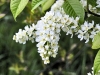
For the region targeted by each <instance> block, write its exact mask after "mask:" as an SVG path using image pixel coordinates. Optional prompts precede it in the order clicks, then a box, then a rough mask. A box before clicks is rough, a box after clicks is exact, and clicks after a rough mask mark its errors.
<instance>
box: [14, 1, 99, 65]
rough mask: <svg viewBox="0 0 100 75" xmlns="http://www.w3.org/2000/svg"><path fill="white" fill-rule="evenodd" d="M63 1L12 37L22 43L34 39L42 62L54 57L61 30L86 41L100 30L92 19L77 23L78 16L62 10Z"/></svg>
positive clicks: (47, 61) (55, 4) (45, 62)
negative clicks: (80, 23)
mask: <svg viewBox="0 0 100 75" xmlns="http://www.w3.org/2000/svg"><path fill="white" fill-rule="evenodd" d="M63 2H64V0H57V1H56V3H54V4H53V5H52V7H51V10H50V11H49V12H46V14H45V16H44V17H41V20H39V21H38V22H37V24H36V25H34V24H32V26H30V27H28V26H25V30H22V29H19V32H18V33H16V34H15V35H14V37H13V40H15V41H16V42H19V43H23V44H25V43H26V41H28V40H30V41H32V42H34V39H35V41H36V42H37V47H38V53H39V54H40V56H41V57H42V60H43V61H44V64H48V63H50V61H49V58H50V57H56V55H57V52H58V48H59V45H58V41H59V39H60V31H61V30H62V31H64V32H66V35H69V34H70V35H71V38H72V37H73V34H74V33H75V34H76V35H77V36H78V38H79V39H80V40H83V39H84V40H86V43H87V42H88V41H89V39H90V38H91V39H93V38H94V36H95V35H96V34H97V33H98V32H99V31H100V25H99V24H96V26H94V21H92V23H88V22H87V21H85V22H84V24H83V25H79V24H78V21H79V17H76V18H73V17H70V16H69V15H67V14H66V13H65V12H64V10H63V8H62V5H63Z"/></svg>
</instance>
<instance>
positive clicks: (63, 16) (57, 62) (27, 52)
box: [0, 0, 100, 75]
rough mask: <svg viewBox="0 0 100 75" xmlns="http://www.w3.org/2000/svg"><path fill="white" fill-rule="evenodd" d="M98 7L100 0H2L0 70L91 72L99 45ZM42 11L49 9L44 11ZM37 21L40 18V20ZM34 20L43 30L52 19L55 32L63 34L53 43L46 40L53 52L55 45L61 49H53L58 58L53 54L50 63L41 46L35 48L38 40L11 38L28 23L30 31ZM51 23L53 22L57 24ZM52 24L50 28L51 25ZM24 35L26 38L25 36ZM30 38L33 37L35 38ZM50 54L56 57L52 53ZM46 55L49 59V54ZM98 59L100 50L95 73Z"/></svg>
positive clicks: (32, 74)
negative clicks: (25, 40)
mask: <svg viewBox="0 0 100 75" xmlns="http://www.w3.org/2000/svg"><path fill="white" fill-rule="evenodd" d="M59 1H60V2H59ZM76 1H77V2H76ZM87 1H88V3H87ZM49 2H50V3H49ZM63 2H64V5H63V7H62V5H61V4H63ZM48 3H49V5H48ZM89 4H91V5H89ZM9 5H10V7H9ZM82 6H83V7H82ZM99 7H100V3H99V1H98V0H97V1H96V0H93V2H91V0H64V1H63V0H57V1H54V0H26V2H25V0H11V1H9V0H6V1H5V0H1V3H0V74H1V75H87V72H89V71H90V68H91V67H92V64H93V60H94V56H95V55H96V53H97V51H96V50H92V49H91V45H92V43H93V46H92V47H93V48H94V47H96V49H97V48H99V42H98V41H99V31H100V25H99V24H100V22H99V21H98V19H99V17H100V15H99V11H100V10H99ZM10 9H11V11H10ZM63 9H64V10H63ZM43 11H45V12H47V13H46V14H45V12H44V13H42V12H43ZM11 12H12V14H13V16H12V14H11ZM13 17H14V19H15V20H16V22H15V21H14V19H13ZM41 17H42V18H41ZM48 20H49V21H48ZM38 21H41V22H40V23H37V22H38ZM51 21H52V22H51ZM43 22H45V24H43ZM33 23H34V25H36V26H38V25H40V26H39V28H40V31H39V30H38V27H37V29H36V30H34V32H35V31H39V32H42V31H41V30H42V27H46V26H47V27H48V24H49V23H50V26H49V27H50V28H52V29H54V30H53V32H54V33H55V34H57V35H59V36H60V39H59V42H58V41H56V42H54V43H53V44H52V42H53V41H54V40H55V39H53V40H51V41H47V42H46V43H45V44H44V45H46V44H47V45H46V46H45V48H46V49H49V50H48V51H51V52H52V51H53V49H54V48H58V51H57V50H56V49H55V50H54V51H55V53H57V54H56V55H57V56H56V58H51V57H50V58H49V59H50V63H49V64H47V65H44V62H43V61H42V60H44V59H41V57H40V56H43V54H41V52H40V54H39V53H38V52H39V51H38V50H37V49H38V48H36V44H37V43H31V42H29V41H27V42H26V44H24V45H22V44H18V43H16V42H15V41H13V40H12V38H13V35H14V34H15V35H16V32H17V31H18V29H22V30H25V29H24V27H25V25H28V27H26V30H27V31H28V30H29V31H31V28H32V25H31V24H33ZM41 23H42V25H41ZM52 23H53V24H52ZM34 25H33V26H34ZM52 25H54V28H53V27H52ZM49 27H48V28H47V29H50V28H49ZM34 29H35V28H34ZM67 29H68V30H67ZM44 30H45V29H44ZM55 30H56V31H55ZM53 32H52V34H53ZM59 32H60V33H59ZM29 34H31V32H28V33H27V35H28V36H29V37H30V35H29ZM47 34H48V33H47ZM68 34H71V37H73V38H70V35H68ZM32 35H33V34H32ZM38 35H40V34H38ZM66 35H68V36H66ZM23 36H24V34H23ZM36 36H37V35H36ZM55 37H56V35H55ZM57 37H58V36H57ZM77 37H78V38H79V39H80V40H79V39H78V38H77ZM34 38H35V37H34ZM51 38H52V37H51ZM53 38H54V36H53ZM21 39H22V40H23V38H21ZM28 39H31V40H32V38H28ZM45 39H47V37H45ZM15 40H16V39H15ZM48 40H49V39H48ZM56 40H57V39H56ZM82 40H83V41H82ZM84 40H85V41H84ZM34 41H35V39H34ZM92 41H93V42H92ZM87 42H88V43H87ZM55 43H57V45H55ZM50 44H51V45H50ZM97 46H98V47H97ZM37 47H38V46H37ZM53 47H54V48H53ZM41 49H43V48H41ZM40 51H41V50H40ZM56 51H57V52H56ZM44 54H46V52H44ZM49 54H50V52H49ZM39 55H40V56H39ZM46 55H47V54H46ZM49 56H54V57H55V55H53V54H52V53H51V54H50V55H49ZM43 58H44V56H43ZM46 59H48V57H47V58H46ZM99 63H100V62H99V52H98V54H97V56H96V58H95V62H94V73H95V74H96V73H97V72H98V71H99V67H97V66H98V65H100V64H99ZM89 74H90V73H89Z"/></svg>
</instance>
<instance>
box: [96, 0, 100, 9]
mask: <svg viewBox="0 0 100 75" xmlns="http://www.w3.org/2000/svg"><path fill="white" fill-rule="evenodd" d="M96 3H97V6H96V7H98V8H99V7H100V0H97V2H96Z"/></svg>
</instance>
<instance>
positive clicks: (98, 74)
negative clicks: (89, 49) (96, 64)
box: [87, 67, 100, 75]
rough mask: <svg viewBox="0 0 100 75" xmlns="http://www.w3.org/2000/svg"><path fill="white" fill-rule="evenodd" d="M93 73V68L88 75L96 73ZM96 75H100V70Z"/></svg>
mask: <svg viewBox="0 0 100 75" xmlns="http://www.w3.org/2000/svg"><path fill="white" fill-rule="evenodd" d="M93 71H94V70H93V67H92V71H91V72H89V73H87V75H94V72H93ZM95 75H100V70H99V71H98V73H97V74H95Z"/></svg>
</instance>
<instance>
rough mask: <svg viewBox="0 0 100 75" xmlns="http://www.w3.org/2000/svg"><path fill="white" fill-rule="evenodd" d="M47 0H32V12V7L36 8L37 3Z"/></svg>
mask: <svg viewBox="0 0 100 75" xmlns="http://www.w3.org/2000/svg"><path fill="white" fill-rule="evenodd" d="M46 1H47V0H32V10H31V11H32V12H33V10H34V9H36V8H37V7H38V6H39V5H41V4H43V3H44V2H46Z"/></svg>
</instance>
